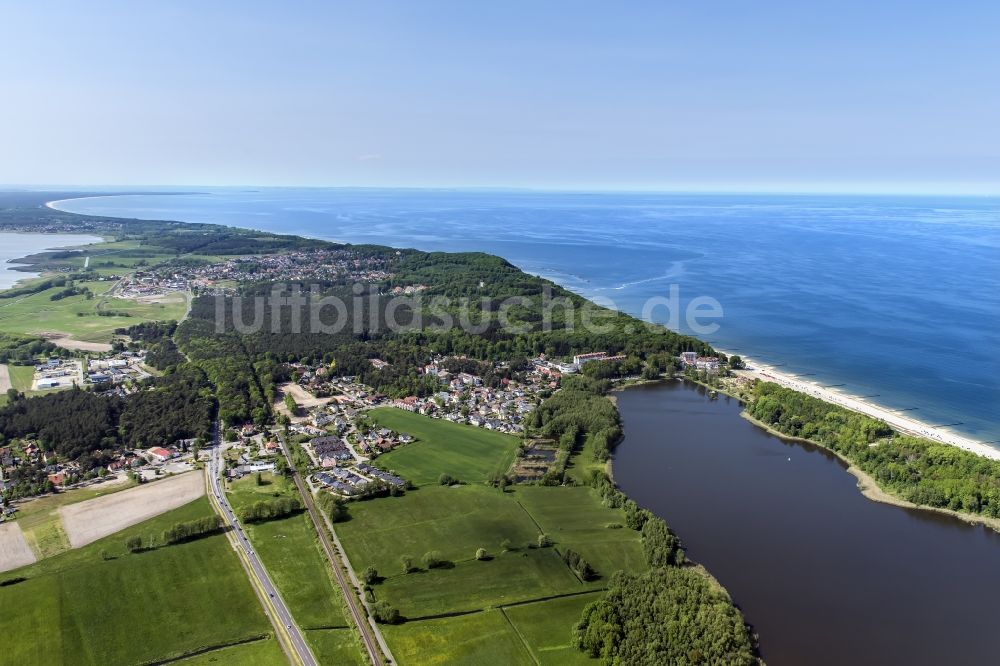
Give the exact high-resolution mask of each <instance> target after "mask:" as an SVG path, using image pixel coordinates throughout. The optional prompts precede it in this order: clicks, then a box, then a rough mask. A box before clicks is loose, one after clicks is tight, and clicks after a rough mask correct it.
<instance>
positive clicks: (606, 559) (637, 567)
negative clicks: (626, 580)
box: [515, 486, 648, 578]
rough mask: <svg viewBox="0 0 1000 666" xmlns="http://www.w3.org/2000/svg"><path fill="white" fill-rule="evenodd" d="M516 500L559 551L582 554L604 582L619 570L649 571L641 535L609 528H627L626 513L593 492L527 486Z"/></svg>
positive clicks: (520, 488)
mask: <svg viewBox="0 0 1000 666" xmlns="http://www.w3.org/2000/svg"><path fill="white" fill-rule="evenodd" d="M515 497H516V499H517V501H518V503H519V504H521V506H522V507H524V509H525V510H526V511H527V512H528V513H529V514H530V515H531V517H532V519H533V520H534V521H535V522H536V523H537V524H538V525H539V526H540V527H541V528H542V530H543V531H544V532H545V533H546V534H548V535H549V537H550V538H551V539H552V542H553V543H554V544H555V546H556V548H558V549H559V550H560V551H565V550H566V549H567V548H570V549H573V550H575V551H576V552H578V553H580V555H582V556H583V558H584V559H585V560H587V561H588V562H590V564H591V565H592V566H593V567H594V568H595V569H597V573H598V574H600V575H601V576H602V578H603V577H607V576H610V575H611V574H612V573H614V572H615V571H617V570H619V569H624V570H626V571H632V572H642V571H645V570H646V569H647V568H648V567H647V566H646V557H645V555H644V554H643V551H642V541H641V540H640V536H639V533H638V532H636V531H634V530H630V529H628V528H625V527H621V528H619V529H613V528H609V527H608V526H609V525H615V524H617V525H622V526H624V524H625V512H624V511H622V510H621V509H609V508H608V507H606V506H604V505H603V504H601V500H600V498H599V497H598V495H597V493H596V492H595V491H594V490H593V489H592V488H589V487H587V486H573V487H568V488H559V487H551V486H523V487H519V488H518V489H517V492H516V493H515Z"/></svg>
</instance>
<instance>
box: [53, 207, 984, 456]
mask: <svg viewBox="0 0 1000 666" xmlns="http://www.w3.org/2000/svg"><path fill="white" fill-rule="evenodd" d="M55 207H57V208H59V209H60V210H64V211H71V212H76V213H88V214H95V215H109V216H118V217H128V218H141V219H147V220H157V219H162V220H180V221H186V222H209V223H218V224H226V225H233V226H238V227H245V228H252V229H258V230H264V231H271V232H277V233H288V234H298V235H303V236H309V237H315V238H323V239H329V240H336V241H343V242H350V243H377V244H383V245H390V246H394V247H401V248H402V247H413V248H417V249H421V250H444V251H482V252H490V253H493V254H497V255H500V256H502V257H504V258H506V259H507V260H509V261H510V262H511V263H513V264H515V265H517V266H519V267H520V268H522V269H523V270H525V271H527V272H529V273H533V274H536V275H540V276H543V277H546V278H549V279H551V280H553V281H555V282H557V283H559V284H561V285H562V286H564V287H566V288H568V289H571V290H573V291H575V292H577V293H580V294H582V295H584V296H586V297H589V298H592V299H595V300H597V301H598V302H599V303H601V304H604V305H609V306H612V307H616V308H618V309H620V310H623V311H625V312H628V313H630V314H634V315H637V316H643V317H644V318H647V319H650V320H652V321H656V322H658V323H667V324H671V325H672V326H674V327H676V328H677V329H678V330H681V331H682V332H688V333H690V332H697V333H698V334H699V337H701V338H702V339H704V340H707V341H708V342H710V343H712V344H713V345H715V346H717V347H719V348H721V349H725V350H728V351H731V352H734V353H737V354H744V355H747V356H750V357H752V358H754V359H756V360H758V361H761V362H763V363H767V364H771V365H776V366H779V367H780V369H781V370H783V371H785V372H790V373H793V374H797V375H800V376H802V377H804V378H807V379H810V380H813V381H817V382H819V383H821V384H823V385H825V386H831V387H832V386H836V387H837V388H838V389H839V390H841V391H844V392H847V393H852V394H855V395H858V396H865V397H866V398H868V399H869V400H871V401H873V402H877V403H879V404H882V405H884V406H886V407H889V408H892V409H898V410H906V411H907V413H908V415H910V416H912V417H914V418H918V419H920V420H922V421H924V422H925V423H928V424H930V425H934V426H945V425H947V426H948V427H949V428H950V429H952V430H954V431H955V432H958V433H961V434H964V435H966V436H969V437H973V438H976V439H978V440H980V441H983V442H987V443H990V444H991V445H994V446H997V447H998V448H1000V351H998V350H1000V198H997V197H939V196H860V195H822V196H820V195H778V194H768V195H764V194H759V195H757V194H755V195H747V194H665V193H579V192H542V191H530V190H449V189H441V190H432V189H419V190H412V189H342V188H311V189H302V188H268V189H212V190H205V191H191V192H186V193H183V194H142V195H124V196H108V197H89V198H83V199H69V200H64V201H60V202H58V203H56V204H55ZM692 304H695V305H697V306H698V309H697V310H696V311H698V312H710V313H711V312H715V313H716V314H719V313H720V312H721V316H718V317H710V318H707V319H706V318H704V317H702V318H699V319H694V320H689V319H688V317H687V316H686V311H687V309H688V307H689V306H691V305H692ZM716 308H717V309H716ZM711 324H716V325H717V328H716V327H713V326H711ZM695 326H697V327H698V328H697V330H696V331H695V330H694V328H693V327H695ZM703 326H708V327H709V328H708V329H705V328H702V327H703Z"/></svg>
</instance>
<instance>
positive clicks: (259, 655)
mask: <svg viewBox="0 0 1000 666" xmlns="http://www.w3.org/2000/svg"><path fill="white" fill-rule="evenodd" d="M174 663H177V664H183V666H287V664H288V659H287V658H286V657H285V653H284V652H282V651H281V645H280V644H279V643H278V641H277V639H275V638H265V639H261V640H255V641H250V642H248V643H241V644H240V645H232V646H230V647H224V648H219V649H217V650H211V651H209V652H205V653H203V654H199V655H197V656H194V657H187V658H185V659H181V660H180V661H177V662H174Z"/></svg>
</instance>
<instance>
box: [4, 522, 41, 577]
mask: <svg viewBox="0 0 1000 666" xmlns="http://www.w3.org/2000/svg"><path fill="white" fill-rule="evenodd" d="M34 561H35V554H34V553H33V552H31V548H30V547H29V546H28V541H27V540H26V539H25V538H24V533H23V532H22V531H21V526H20V525H18V524H17V523H4V524H2V525H0V571H10V570H11V569H17V568H18V567H23V566H26V565H28V564H31V563H32V562H34Z"/></svg>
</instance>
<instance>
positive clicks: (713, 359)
mask: <svg viewBox="0 0 1000 666" xmlns="http://www.w3.org/2000/svg"><path fill="white" fill-rule="evenodd" d="M694 365H695V367H696V368H698V369H699V370H707V371H715V370H718V369H719V357H718V356H699V357H698V358H697V359H695V362H694Z"/></svg>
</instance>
